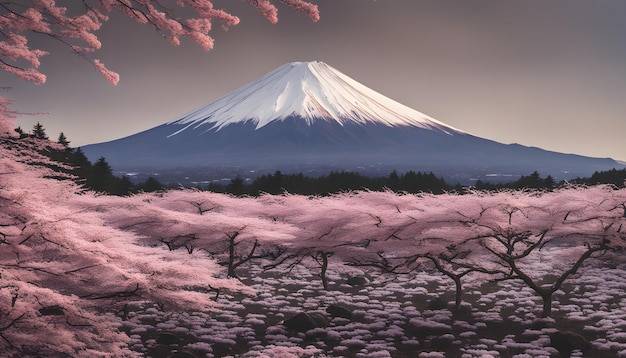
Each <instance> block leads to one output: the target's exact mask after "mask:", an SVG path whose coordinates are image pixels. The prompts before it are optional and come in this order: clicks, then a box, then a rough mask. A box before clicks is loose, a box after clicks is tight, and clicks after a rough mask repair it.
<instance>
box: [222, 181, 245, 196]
mask: <svg viewBox="0 0 626 358" xmlns="http://www.w3.org/2000/svg"><path fill="white" fill-rule="evenodd" d="M226 192H228V193H231V194H234V195H243V194H245V193H246V188H245V184H244V182H243V179H241V178H240V177H236V178H235V179H233V180H231V181H230V184H228V186H227V187H226Z"/></svg>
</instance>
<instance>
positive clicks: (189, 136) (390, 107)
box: [82, 62, 623, 183]
mask: <svg viewBox="0 0 626 358" xmlns="http://www.w3.org/2000/svg"><path fill="white" fill-rule="evenodd" d="M82 150H83V151H84V153H85V154H86V155H87V157H88V158H89V159H91V160H97V159H98V158H100V157H102V156H103V157H105V158H106V159H107V161H108V162H109V164H110V165H111V166H112V167H113V168H114V169H115V170H116V171H119V172H154V173H169V174H170V177H172V176H174V177H176V176H178V177H179V178H174V181H183V180H182V178H189V177H190V176H195V177H196V178H199V177H204V179H207V180H210V179H215V178H217V177H223V176H224V175H231V176H232V175H234V174H237V175H241V174H242V173H257V174H264V173H267V172H272V171H274V170H281V171H283V172H304V173H309V174H316V173H317V174H324V172H327V171H328V170H354V171H359V172H361V173H362V174H366V175H368V174H377V175H381V174H383V175H384V174H386V173H389V171H391V170H394V169H395V170H398V171H408V170H414V171H432V172H434V173H436V174H438V175H440V176H443V177H444V178H445V179H446V180H448V181H451V182H461V183H467V182H468V181H471V180H474V179H483V178H485V177H487V178H490V179H491V180H492V181H494V179H495V178H497V177H502V178H510V177H516V176H519V175H523V174H529V173H531V172H532V171H539V172H540V173H541V174H542V175H552V176H553V177H554V178H555V179H567V178H571V177H575V176H589V175H591V174H592V173H593V172H594V171H598V170H607V169H611V168H617V167H623V166H622V165H620V164H619V163H618V162H616V161H615V160H613V159H610V158H590V157H584V156H580V155H574V154H563V153H557V152H552V151H546V150H543V149H540V148H534V147H526V146H523V145H519V144H502V143H498V142H495V141H492V140H489V139H484V138H480V137H476V136H473V135H471V134H469V133H466V132H464V131H462V130H460V129H457V128H454V127H452V126H449V125H447V124H445V123H443V122H440V121H438V120H436V119H434V118H431V117H429V116H427V115H425V114H423V113H420V112H418V111H416V110H414V109H411V108H409V107H407V106H405V105H402V104H400V103H398V102H396V101H394V100H392V99H390V98H388V97H385V96H383V95H381V94H380V93H378V92H376V91H374V90H372V89H370V88H368V87H366V86H364V85H363V84H361V83H359V82H357V81H355V80H353V79H351V78H350V77H348V76H346V75H344V74H343V73H341V72H339V71H338V70H336V69H335V68H333V67H331V66H329V65H327V64H325V63H323V62H292V63H288V64H285V65H283V66H280V67H278V68H277V69H275V70H273V71H271V72H269V73H267V74H265V75H263V76H261V77H259V78H258V79H256V80H254V81H252V82H250V83H248V84H247V85H245V86H243V87H241V88H239V89H237V90H235V91H233V92H231V93H229V94H227V95H225V96H223V97H221V98H219V99H217V100H215V101H213V102H211V103H209V104H208V105H206V106H203V107H201V108H198V109H196V110H194V111H192V112H190V113H187V114H185V115H183V116H182V117H180V118H178V119H176V120H173V121H171V122H168V123H165V124H162V125H160V126H157V127H154V128H152V129H148V130H146V131H143V132H140V133H137V134H134V135H131V136H128V137H125V138H121V139H117V140H114V141H110V142H105V143H98V144H92V145H88V146H85V147H83V148H82ZM244 175H248V174H244ZM249 175H253V174H249ZM513 179H515V178H513ZM495 181H497V180H495Z"/></svg>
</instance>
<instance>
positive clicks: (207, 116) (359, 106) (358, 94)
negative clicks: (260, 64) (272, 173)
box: [169, 61, 462, 135]
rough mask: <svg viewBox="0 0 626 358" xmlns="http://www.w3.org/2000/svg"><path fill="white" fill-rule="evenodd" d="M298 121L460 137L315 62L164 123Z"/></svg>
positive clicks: (278, 72)
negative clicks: (376, 126)
mask: <svg viewBox="0 0 626 358" xmlns="http://www.w3.org/2000/svg"><path fill="white" fill-rule="evenodd" d="M291 117H301V118H302V119H304V120H305V121H306V123H307V124H308V125H311V124H312V123H313V122H314V121H315V120H320V119H323V120H326V121H336V122H337V123H339V124H342V125H343V124H345V123H348V122H350V123H359V124H366V123H377V124H384V125H386V126H391V127H396V126H412V127H419V128H424V129H433V130H438V131H442V132H445V133H448V134H452V133H455V132H456V133H462V131H460V130H458V129H456V128H453V127H450V126H448V125H446V124H444V123H442V122H439V121H438V120H436V119H434V118H431V117H429V116H427V115H425V114H423V113H420V112H418V111H416V110H414V109H412V108H409V107H407V106H405V105H403V104H400V103H398V102H396V101H394V100H392V99H390V98H388V97H385V96H383V95H381V94H380V93H378V92H376V91H374V90H372V89H370V88H368V87H366V86H364V85H363V84H361V83H359V82H357V81H355V80H353V79H352V78H350V77H348V76H346V75H344V74H343V73H341V72H339V71H338V70H336V69H335V68H333V67H331V66H329V65H327V64H325V63H323V62H320V61H315V62H291V63H287V64H285V65H282V66H280V67H278V68H277V69H275V70H273V71H271V72H269V73H267V74H266V75H264V76H261V77H260V78H258V79H257V80H255V81H252V82H250V83H248V84H247V85H245V86H243V87H241V88H239V89H237V90H235V91H233V92H231V93H229V94H227V95H226V96H224V97H222V98H219V99H218V100H216V101H214V102H211V103H210V104H208V105H206V106H204V107H201V108H199V109H196V110H195V111H193V112H190V113H188V114H186V115H184V116H182V117H181V118H179V119H176V120H174V121H172V122H169V124H185V127H183V128H182V129H179V130H178V131H176V132H174V133H172V134H171V135H176V134H178V133H180V132H182V131H184V130H186V129H188V128H198V127H199V126H202V125H207V124H208V125H210V127H209V128H217V129H221V128H223V127H225V126H227V125H229V124H233V123H240V122H246V121H253V122H254V123H256V129H259V128H261V127H264V126H266V125H267V124H269V123H271V122H273V121H279V120H284V119H286V118H291Z"/></svg>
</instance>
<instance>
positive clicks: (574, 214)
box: [0, 137, 626, 357]
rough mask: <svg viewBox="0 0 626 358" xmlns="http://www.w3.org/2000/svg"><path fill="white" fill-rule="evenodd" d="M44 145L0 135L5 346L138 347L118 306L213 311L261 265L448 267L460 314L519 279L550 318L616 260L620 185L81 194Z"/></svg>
mask: <svg viewBox="0 0 626 358" xmlns="http://www.w3.org/2000/svg"><path fill="white" fill-rule="evenodd" d="M57 145H58V144H55V143H52V142H50V141H46V140H42V139H38V138H33V137H27V138H21V139H18V138H12V137H3V138H2V141H1V146H0V154H1V155H0V247H1V248H2V251H1V254H0V307H1V310H0V311H1V312H2V315H1V316H0V351H2V352H3V354H4V355H17V356H37V355H44V356H55V355H67V356H86V357H87V356H89V357H93V356H116V357H119V356H133V355H141V354H143V353H145V352H141V351H140V350H139V351H137V350H135V349H131V348H130V346H129V343H130V342H131V339H130V338H129V335H128V332H125V331H124V330H123V329H122V328H123V327H124V324H125V323H124V322H125V320H126V319H128V318H129V316H128V310H129V307H135V306H133V305H136V302H144V303H143V304H144V305H145V304H147V303H152V304H154V305H156V307H158V311H159V312H175V311H180V312H187V313H189V312H219V311H220V310H224V309H227V308H228V307H229V305H240V304H242V303H241V302H245V297H257V299H259V296H256V295H257V294H258V293H259V292H258V290H257V289H256V288H255V286H254V285H252V284H251V283H250V282H252V281H250V280H254V279H255V277H257V276H258V275H257V274H253V273H252V272H258V270H261V271H260V272H266V273H267V275H269V276H267V277H272V275H275V274H278V273H280V275H282V277H288V276H289V275H290V273H293V274H294V275H296V273H297V272H302V270H304V271H306V272H309V273H310V277H311V279H312V280H313V281H311V282H314V281H315V282H318V283H319V285H320V286H319V288H320V289H321V290H322V291H324V290H325V291H328V292H337V294H339V295H346V297H348V296H349V295H350V293H348V292H343V293H341V292H342V288H341V287H342V286H337V279H336V277H337V275H343V274H344V273H345V272H349V270H365V271H367V272H368V275H370V278H371V279H373V281H374V282H371V283H369V284H368V285H369V287H370V289H371V290H373V289H374V288H375V287H376V285H377V283H376V280H378V279H380V280H383V278H386V280H394V277H395V278H396V279H398V278H399V277H403V280H404V278H406V279H409V281H408V282H410V278H411V277H415V278H414V280H416V281H415V282H414V284H415V285H417V286H419V282H421V281H419V280H418V279H417V278H418V277H420V276H419V275H421V274H422V273H424V272H428V273H429V274H430V275H433V276H439V277H441V278H442V279H441V280H442V281H441V282H446V280H448V281H447V282H448V283H449V290H450V291H451V292H455V294H454V295H453V299H452V300H451V301H450V303H451V305H450V306H449V307H450V309H451V312H459V314H461V313H460V312H462V311H463V310H464V309H465V310H466V309H467V307H468V305H470V303H467V302H465V301H464V297H465V295H467V294H468V290H469V291H470V292H472V294H471V295H475V294H476V292H475V287H479V286H480V285H490V284H494V283H503V284H504V283H507V282H517V283H516V284H518V285H522V287H526V289H527V290H528V292H529V293H532V295H531V300H533V299H535V302H537V304H536V306H535V307H534V308H531V309H530V310H529V311H530V312H534V313H532V314H533V315H535V316H536V317H537V318H542V317H543V318H544V319H548V318H550V317H551V316H553V311H552V308H553V306H554V304H555V303H554V302H555V300H557V303H558V304H559V305H560V304H561V303H560V301H563V300H565V299H567V293H566V292H564V291H563V287H564V286H565V285H566V284H567V283H568V282H569V281H570V280H572V279H573V278H578V277H580V274H581V272H582V273H584V272H585V270H591V269H594V270H596V269H606V270H611V269H615V268H617V267H623V259H621V255H622V251H621V250H622V249H623V247H624V245H625V243H626V232H625V230H626V225H625V224H626V190H624V189H620V190H617V189H615V188H613V187H610V186H593V187H580V186H572V187H566V188H563V189H558V190H555V191H552V192H540V191H524V190H520V191H502V192H490V193H487V192H475V193H470V194H465V195H457V194H441V195H432V194H419V195H409V194H405V195H403V194H396V193H392V192H368V191H360V192H346V193H342V194H337V195H333V196H327V197H316V196H301V195H289V194H284V195H263V196H260V197H258V198H251V197H233V196H229V195H226V194H218V193H211V192H202V191H196V190H171V191H166V192H159V193H144V194H137V195H134V196H130V197H116V196H105V195H99V194H97V193H94V192H90V191H85V190H84V189H82V188H80V187H79V186H77V185H76V184H75V183H74V182H73V181H72V180H69V179H71V178H66V179H65V180H64V179H63V178H60V176H61V175H60V174H59V173H57V172H54V171H53V170H52V169H49V168H50V165H49V164H50V163H49V159H48V158H47V157H46V156H45V155H42V154H41V153H45V151H47V150H51V148H54V146H57ZM350 267H351V268H352V269H350ZM272 272H274V273H275V274H272ZM263 275H265V274H263ZM294 277H298V276H294ZM269 280H270V281H269V282H265V284H267V285H272V284H273V283H272V281H271V279H269ZM383 281H384V280H383ZM276 282H278V281H276ZM381 282H382V281H381ZM467 282H470V283H471V287H474V288H472V289H467V288H466V287H465V286H466V283H467ZM443 285H444V286H445V285H446V284H445V283H443ZM477 285H478V286H477ZM570 289H571V288H570ZM363 292H368V289H365V291H361V294H363ZM533 295H534V298H532V296H533ZM625 296H626V295H625ZM220 297H228V300H229V301H228V303H224V301H221V299H220ZM263 297H264V296H263ZM340 297H342V296H340ZM624 299H626V298H624V297H622V300H624ZM238 300H239V301H238ZM342 300H344V301H345V300H347V298H342ZM525 300H527V299H525ZM559 300H560V301H559ZM473 301H474V302H476V298H473ZM479 301H480V300H479ZM479 301H478V302H479ZM519 304H521V303H519ZM513 305H514V304H513ZM446 307H447V305H446V304H445V302H444V306H443V308H446ZM205 314H209V313H205ZM476 314H477V313H476ZM529 314H530V313H529ZM209 316H210V314H209ZM412 324H413V325H414V326H415V325H416V324H417V323H415V322H413V323H412ZM157 326H158V324H156V323H155V327H157ZM420 332H421V331H420ZM431 333H432V332H431ZM431 333H429V334H431ZM433 334H436V333H433ZM131 336H132V334H131ZM420 344H426V343H420ZM425 347H426V346H425ZM257 348H258V349H260V350H268V349H269V351H271V349H270V348H271V347H267V346H266V347H265V348H263V349H261V347H257ZM301 348H305V347H301ZM413 349H417V348H413ZM623 349H624V350H626V347H624V348H623ZM294 356H298V355H294Z"/></svg>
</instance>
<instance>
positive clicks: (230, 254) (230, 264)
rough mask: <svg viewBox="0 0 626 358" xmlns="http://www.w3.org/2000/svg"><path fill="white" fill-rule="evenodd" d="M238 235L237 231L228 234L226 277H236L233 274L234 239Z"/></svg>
mask: <svg viewBox="0 0 626 358" xmlns="http://www.w3.org/2000/svg"><path fill="white" fill-rule="evenodd" d="M238 235H239V233H238V232H236V233H234V234H233V235H228V275H227V276H228V277H229V278H237V275H236V274H235V246H237V244H236V243H235V239H236V238H237V236H238Z"/></svg>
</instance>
